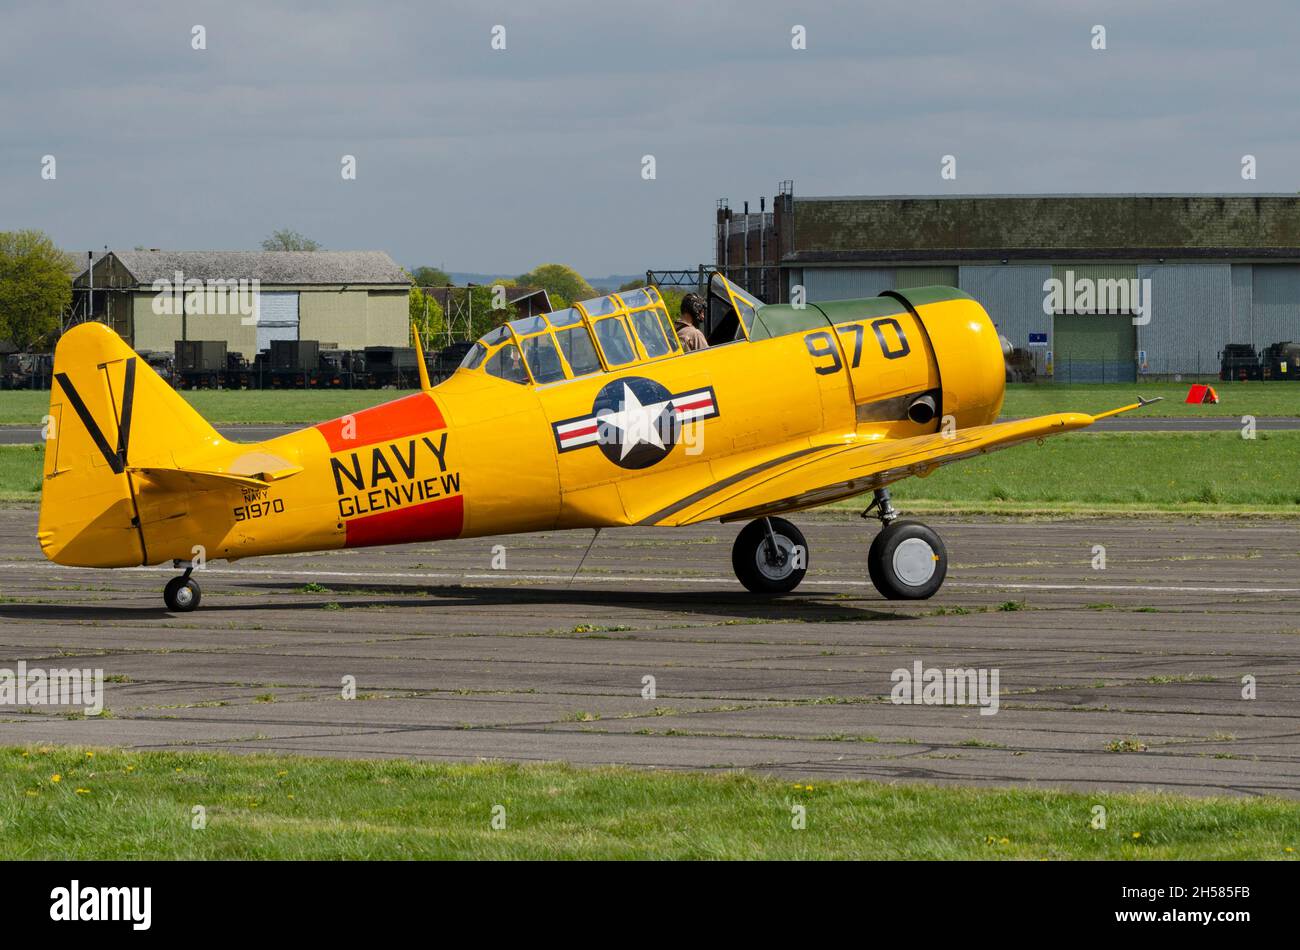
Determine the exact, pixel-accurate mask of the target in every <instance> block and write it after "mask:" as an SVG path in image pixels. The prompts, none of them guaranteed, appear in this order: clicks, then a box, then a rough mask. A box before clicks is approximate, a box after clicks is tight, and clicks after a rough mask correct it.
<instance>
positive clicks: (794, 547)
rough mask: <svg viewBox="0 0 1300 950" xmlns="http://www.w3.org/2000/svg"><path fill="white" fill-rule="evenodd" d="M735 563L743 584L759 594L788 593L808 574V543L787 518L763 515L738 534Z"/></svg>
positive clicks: (733, 554)
mask: <svg viewBox="0 0 1300 950" xmlns="http://www.w3.org/2000/svg"><path fill="white" fill-rule="evenodd" d="M769 522H770V524H771V530H770V531H769V529H768V524H769ZM773 540H775V541H776V548H775V550H773V545H772V541H773ZM731 566H732V568H733V569H734V570H735V572H736V577H737V578H738V579H739V580H740V583H742V584H744V585H745V587H746V588H748V589H749V590H751V591H753V592H754V593H755V594H788V593H789V592H790V591H792V590H794V589H795V588H796V587H798V586H799V583H800V582H801V581H802V580H803V577H804V575H805V574H807V573H808V542H807V541H805V540H804V536H803V532H802V531H800V530H799V529H798V528H796V527H795V526H794V525H792V524H791V523H790V522H788V521H786V520H785V519H784V518H759V519H758V520H757V521H751V522H750V523H749V524H747V525H745V527H744V528H743V529H741V532H740V534H738V535H736V543H735V545H734V546H733V547H732V548H731Z"/></svg>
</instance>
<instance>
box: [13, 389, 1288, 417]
mask: <svg viewBox="0 0 1300 950" xmlns="http://www.w3.org/2000/svg"><path fill="white" fill-rule="evenodd" d="M1187 388H1188V384H1186V383H1150V382H1138V383H1123V384H1119V383H1116V384H1111V383H1107V384H1104V385H1101V384H1099V385H1075V386H1067V385H1064V384H1059V385H1058V384H1056V383H1040V384H1015V383H1013V384H1011V385H1009V386H1007V398H1006V402H1005V404H1004V405H1003V407H1002V412H1003V415H1006V416H1038V415H1043V414H1045V413H1049V412H1061V411H1065V410H1071V411H1078V412H1101V411H1102V410H1105V409H1114V408H1115V407H1116V406H1122V405H1125V404H1126V403H1130V402H1133V401H1134V400H1135V397H1136V396H1137V395H1138V394H1141V395H1143V396H1148V397H1149V396H1164V397H1165V398H1164V402H1159V403H1156V404H1155V405H1154V406H1151V407H1149V408H1147V409H1143V410H1142V414H1143V415H1146V416H1151V417H1153V418H1175V417H1179V416H1235V417H1237V418H1240V417H1241V416H1243V415H1246V414H1249V415H1254V416H1300V384H1297V385H1292V384H1288V383H1272V382H1270V383H1223V384H1216V389H1217V391H1218V393H1219V400H1220V401H1219V403H1218V405H1213V406H1201V405H1193V406H1188V405H1185V404H1184V403H1183V399H1184V397H1185V396H1186V395H1187ZM409 392H410V390H402V391H395V390H392V389H354V390H325V391H309V392H299V391H297V390H279V391H265V392H263V391H242V392H235V391H218V390H198V391H194V392H184V393H182V395H183V396H184V397H185V398H186V399H188V400H189V401H190V403H191V404H192V405H193V406H194V408H196V409H197V410H198V411H199V413H200V414H201V415H202V416H203V417H204V418H205V419H207V420H208V421H209V422H213V423H217V424H221V425H224V424H231V423H241V422H244V423H263V424H268V425H271V424H276V423H283V424H300V423H301V424H307V423H312V422H321V421H323V420H325V419H334V418H337V417H338V416H341V415H343V414H344V413H347V412H354V411H356V410H357V409H364V408H365V407H367V406H373V405H376V404H378V403H381V402H387V401H388V400H390V399H396V398H398V397H399V396H403V395H407V394H408V393H409ZM49 402H50V395H49V393H48V392H23V391H16V392H3V393H0V425H39V424H40V421H41V417H42V416H43V415H45V412H46V410H47V408H48V407H49Z"/></svg>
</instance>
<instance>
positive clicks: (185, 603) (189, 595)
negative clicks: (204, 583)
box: [163, 577, 203, 614]
mask: <svg viewBox="0 0 1300 950" xmlns="http://www.w3.org/2000/svg"><path fill="white" fill-rule="evenodd" d="M202 599H203V591H201V590H199V585H198V584H196V583H195V582H194V580H193V579H192V578H189V577H173V578H172V579H171V580H169V581H168V582H167V586H166V587H164V588H163V601H164V602H166V604H167V609H168V610H170V611H171V612H172V613H178V614H186V613H189V612H190V611H191V610H194V609H195V608H197V607H198V606H199V601H200V600H202Z"/></svg>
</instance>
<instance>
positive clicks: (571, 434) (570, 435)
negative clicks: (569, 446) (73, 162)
mask: <svg viewBox="0 0 1300 950" xmlns="http://www.w3.org/2000/svg"><path fill="white" fill-rule="evenodd" d="M599 428H600V426H599V425H597V424H596V423H594V422H593V423H592V424H591V425H589V426H583V427H582V428H581V429H570V430H569V431H568V432H565V433H564V434H563V435H561V436H560V438H562V439H564V440H565V441H566V442H567V441H568V440H569V439H576V438H577V437H578V436H581V435H591V434H592V433H594V432H595V431H596V430H597V429H599Z"/></svg>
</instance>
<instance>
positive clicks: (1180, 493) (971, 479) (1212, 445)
mask: <svg viewBox="0 0 1300 950" xmlns="http://www.w3.org/2000/svg"><path fill="white" fill-rule="evenodd" d="M1297 472H1300V432H1259V433H1257V435H1256V438H1255V439H1243V438H1241V437H1240V435H1238V434H1237V433H1235V432H1098V433H1086V432H1081V433H1075V434H1071V435H1063V436H1056V437H1053V438H1050V439H1047V440H1046V441H1045V442H1044V443H1043V444H1042V445H1035V444H1033V443H1030V444H1028V445H1023V446H1017V447H1015V448H1011V449H1007V450H1005V451H1002V452H994V453H992V454H990V455H986V456H982V457H979V458H972V459H966V460H965V461H961V462H957V463H956V464H953V465H949V466H945V467H943V468H940V469H938V470H937V471H935V472H934V473H933V474H932V475H930V476H929V477H928V478H910V479H907V480H905V481H902V482H899V483H898V484H897V485H896V486H895V487H894V491H893V494H894V498H895V500H896V502H898V503H900V504H901V505H903V506H904V507H906V506H907V505H909V504H913V503H914V502H922V503H924V504H923V505H920V506H918V507H928V508H962V507H965V506H970V505H974V506H977V507H978V508H980V509H982V510H985V511H998V510H1001V509H1002V508H1003V507H1004V506H1005V507H1006V508H1007V510H1025V509H1032V508H1043V509H1062V510H1068V509H1070V508H1073V507H1080V508H1093V507H1103V508H1120V509H1123V508H1130V509H1141V510H1169V511H1181V512H1197V511H1206V512H1210V511H1216V510H1228V511H1231V510H1234V509H1255V510H1259V511H1270V510H1276V511H1289V512H1292V513H1296V514H1300V479H1298V478H1297V474H1296V473H1297Z"/></svg>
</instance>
